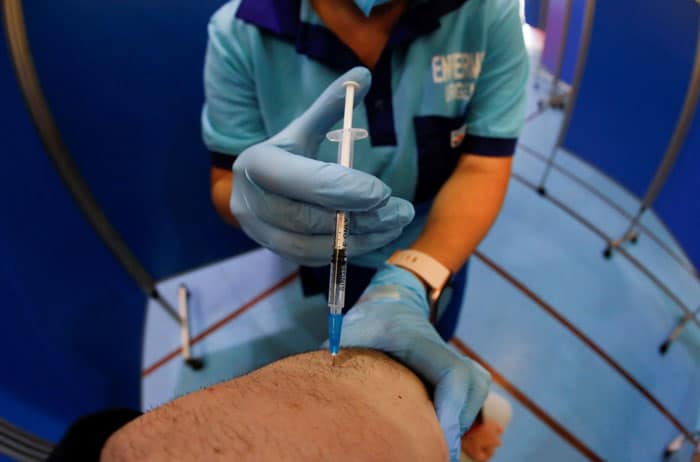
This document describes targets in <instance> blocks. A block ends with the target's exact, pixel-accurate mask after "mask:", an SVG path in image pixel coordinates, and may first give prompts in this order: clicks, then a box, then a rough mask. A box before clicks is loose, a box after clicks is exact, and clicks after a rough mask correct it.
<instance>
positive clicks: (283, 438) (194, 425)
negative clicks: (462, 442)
mask: <svg viewBox="0 0 700 462" xmlns="http://www.w3.org/2000/svg"><path fill="white" fill-rule="evenodd" d="M102 460H103V461H106V462H110V461H126V460H150V461H154V460H164V461H165V460H168V461H176V460H187V461H190V460H207V461H209V460H212V461H215V460H309V461H314V460H319V461H321V460H382V461H392V460H396V461H405V460H415V461H431V460H435V461H438V460H442V461H444V460H447V446H446V443H445V440H444V436H443V434H442V430H441V429H440V426H439V423H438V421H437V418H436V416H435V411H434V410H433V406H432V403H431V401H430V399H429V397H428V394H427V392H426V390H425V388H424V386H423V384H422V382H420V380H419V379H418V378H417V377H416V376H415V375H414V374H413V373H412V372H411V371H409V370H408V369H406V368H405V367H403V366H401V365H400V364H399V363H397V362H395V361H393V360H391V359H389V358H388V357H387V356H386V355H384V354H382V353H378V352H374V351H370V350H352V349H348V350H344V351H343V352H342V353H341V355H339V356H338V357H337V358H336V360H335V363H332V362H331V358H330V356H329V355H328V353H327V352H313V353H306V354H303V355H298V356H293V357H290V358H286V359H284V360H281V361H278V362H276V363H273V364H271V365H269V366H267V367H264V368H262V369H260V370H258V371H256V372H254V373H252V374H249V375H246V376H244V377H241V378H238V379H234V380H231V381H228V382H224V383H221V384H218V385H215V386H213V387H210V388H206V389H204V390H201V391H198V392H195V393H192V394H189V395H187V396H184V397H182V398H179V399H177V400H175V401H173V402H171V403H169V404H166V405H165V406H162V407H160V408H158V409H155V410H153V411H151V412H149V413H147V414H145V415H143V416H142V417H141V418H139V419H137V420H135V421H133V422H131V423H129V424H128V425H126V426H125V427H124V428H122V429H121V430H119V431H118V432H117V433H115V434H114V435H113V436H112V437H111V438H110V439H109V440H108V442H107V444H106V445H105V448H104V450H103V452H102Z"/></svg>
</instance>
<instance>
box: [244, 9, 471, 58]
mask: <svg viewBox="0 0 700 462" xmlns="http://www.w3.org/2000/svg"><path fill="white" fill-rule="evenodd" d="M467 1H468V0H431V1H427V2H422V3H418V4H416V5H413V6H411V7H409V8H408V10H407V11H406V12H405V13H404V14H403V16H402V17H401V19H400V20H399V22H398V24H397V25H396V27H394V30H393V31H392V34H391V36H390V37H389V41H388V42H387V45H386V48H387V50H391V49H393V48H396V47H398V46H400V45H403V44H408V43H411V42H412V41H414V40H415V39H416V38H418V37H420V36H422V35H426V34H429V33H431V32H433V31H435V30H437V29H438V28H439V27H440V17H442V16H444V15H445V14H447V13H449V12H450V11H453V10H455V9H457V8H459V7H460V6H462V5H463V4H464V3H466V2H467ZM300 7H301V0H241V3H240V5H239V7H238V11H237V13H236V17H237V18H239V19H241V20H243V21H245V22H248V23H251V24H254V25H256V26H258V27H259V28H261V29H263V30H264V31H265V32H267V33H271V34H273V35H276V36H278V37H280V38H281V39H284V40H286V41H289V42H291V43H294V44H295V46H296V50H297V52H298V53H301V54H305V55H307V56H309V57H311V58H314V59H316V60H318V61H321V62H323V63H324V64H327V65H329V66H331V67H334V68H337V69H339V70H347V69H349V68H351V67H354V66H358V65H361V63H360V61H359V59H358V58H357V56H355V54H354V53H353V52H352V50H350V49H349V48H348V47H347V46H346V45H345V44H344V43H342V42H341V41H340V40H339V39H338V38H337V37H336V36H335V35H334V34H333V33H332V32H330V31H329V30H328V29H326V28H325V27H323V26H320V25H317V24H308V23H305V22H302V21H301V20H300V18H299V16H300ZM387 50H385V51H387Z"/></svg>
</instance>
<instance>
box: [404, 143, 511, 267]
mask: <svg viewBox="0 0 700 462" xmlns="http://www.w3.org/2000/svg"><path fill="white" fill-rule="evenodd" d="M511 164H512V159H511V158H510V157H485V156H475V155H464V156H462V157H461V159H460V161H459V163H458V164H457V168H456V169H455V171H454V173H453V174H452V176H450V178H449V179H448V180H447V182H446V183H445V184H444V185H443V186H442V188H441V189H440V191H439V193H438V195H437V196H436V198H435V201H434V202H433V207H432V208H431V210H430V215H429V216H428V221H427V223H426V225H425V229H424V230H423V232H422V233H421V235H420V236H419V237H418V239H417V240H416V242H415V243H414V244H413V245H412V246H411V247H412V248H413V249H416V250H420V251H422V252H425V253H427V254H428V255H430V256H432V257H433V258H435V259H436V260H438V261H439V262H441V263H442V264H443V265H445V266H447V267H448V268H450V269H451V270H452V271H457V270H459V268H460V267H461V266H462V265H463V264H464V262H465V261H466V260H467V258H469V256H470V255H471V253H472V252H473V251H474V250H475V249H476V247H477V246H478V245H479V242H481V240H482V239H483V238H484V236H485V235H486V233H487V232H488V230H489V228H490V227H491V225H492V224H493V222H494V221H495V220H496V216H497V215H498V212H499V210H500V209H501V205H502V204H503V199H504V198H505V194H506V190H507V189H508V179H509V178H510V169H511Z"/></svg>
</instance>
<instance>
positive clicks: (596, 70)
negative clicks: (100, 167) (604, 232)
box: [564, 0, 700, 196]
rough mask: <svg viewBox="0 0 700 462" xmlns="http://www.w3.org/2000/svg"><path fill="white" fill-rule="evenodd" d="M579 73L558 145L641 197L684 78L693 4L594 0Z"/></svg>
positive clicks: (693, 37)
mask: <svg viewBox="0 0 700 462" xmlns="http://www.w3.org/2000/svg"><path fill="white" fill-rule="evenodd" d="M596 5H597V6H596V14H595V20H594V27H593V32H592V39H591V45H590V50H589V55H588V60H587V65H586V71H585V75H584V79H583V82H582V85H581V89H580V93H579V96H578V99H577V103H576V110H575V112H574V115H573V119H572V121H571V128H570V129H569V132H568V134H567V137H566V140H565V142H564V145H565V147H566V148H568V149H569V150H571V151H573V152H574V153H576V154H577V155H579V156H581V157H584V158H585V159H587V160H589V161H590V162H592V163H593V164H594V165H596V166H598V167H599V168H600V169H601V170H603V171H605V172H607V173H608V174H609V175H611V176H612V177H613V178H615V179H616V180H618V181H619V182H621V183H622V184H624V185H625V186H626V187H627V188H629V189H630V190H631V191H633V192H634V193H635V194H637V195H638V196H643V195H644V193H645V191H646V189H647V187H648V185H649V183H650V181H651V179H652V178H653V176H654V172H655V171H656V168H657V166H658V163H659V162H660V160H661V157H662V155H663V152H664V150H665V148H666V146H667V145H668V141H669V139H670V137H671V133H672V131H673V128H674V127H675V124H676V121H677V118H678V114H679V112H680V109H681V105H682V102H683V98H684V96H685V92H686V89H687V86H688V81H689V78H690V71H691V66H692V63H693V57H694V55H695V44H696V42H697V28H698V18H699V15H700V12H699V10H700V6H699V5H698V4H697V3H695V2H694V1H691V0H668V1H664V2H659V1H657V0H640V1H638V2H635V3H634V5H631V4H630V3H629V2H628V1H625V0H605V1H598V2H596Z"/></svg>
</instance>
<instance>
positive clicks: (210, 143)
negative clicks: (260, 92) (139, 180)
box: [201, 2, 266, 168]
mask: <svg viewBox="0 0 700 462" xmlns="http://www.w3.org/2000/svg"><path fill="white" fill-rule="evenodd" d="M237 7H238V2H229V3H227V4H226V5H225V6H224V7H222V8H221V9H220V10H219V11H217V12H216V13H215V14H214V16H212V18H211V21H210V22H209V26H208V33H209V42H208V44H207V52H206V59H205V63H204V94H205V104H204V108H203V110H202V121H201V122H202V137H203V139H204V144H205V145H206V146H207V148H209V151H210V152H211V153H212V164H213V165H215V166H223V165H222V164H225V163H226V161H225V160H226V157H227V156H235V155H237V154H240V153H241V152H242V151H243V150H245V149H246V148H247V147H249V146H251V145H253V144H256V143H258V142H260V141H261V140H263V139H265V138H266V132H265V129H264V125H263V121H262V117H261V115H260V110H259V106H258V100H257V96H256V89H255V80H254V78H253V66H252V60H251V59H250V57H249V56H247V54H246V51H245V50H246V48H247V47H246V46H245V43H246V39H247V37H246V33H247V31H246V30H245V28H246V27H248V26H247V25H244V24H241V22H240V21H238V20H237V19H236V17H235V15H236V10H237ZM233 159H234V158H233V157H231V159H230V162H229V164H228V167H229V168H230V164H231V163H232V162H233Z"/></svg>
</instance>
